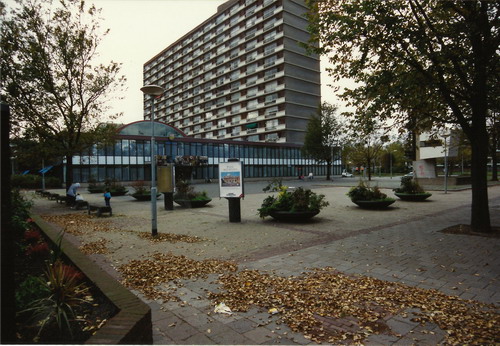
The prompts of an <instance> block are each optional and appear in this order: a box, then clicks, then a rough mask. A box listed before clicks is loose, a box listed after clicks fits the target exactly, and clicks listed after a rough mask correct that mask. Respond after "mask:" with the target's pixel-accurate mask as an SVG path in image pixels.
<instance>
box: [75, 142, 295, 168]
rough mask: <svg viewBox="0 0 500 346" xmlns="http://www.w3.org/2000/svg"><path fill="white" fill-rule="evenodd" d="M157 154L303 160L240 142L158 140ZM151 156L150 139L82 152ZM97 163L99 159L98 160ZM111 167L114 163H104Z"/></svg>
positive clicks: (284, 150)
mask: <svg viewBox="0 0 500 346" xmlns="http://www.w3.org/2000/svg"><path fill="white" fill-rule="evenodd" d="M155 144H156V154H157V155H167V156H172V157H174V156H179V155H180V156H183V155H192V156H208V157H213V158H220V159H228V158H231V157H238V158H242V159H244V158H248V159H262V158H265V159H293V160H302V159H304V157H303V156H302V154H301V152H300V148H299V147H283V146H276V147H273V146H248V145H244V144H240V143H234V144H232V143H231V144H226V143H224V144H222V143H198V142H179V141H165V140H159V139H157V140H156V141H155ZM148 156H149V157H150V156H151V142H150V141H149V140H135V139H120V140H117V141H116V143H115V144H114V145H108V146H99V145H94V146H92V148H91V149H90V150H89V151H87V152H82V155H81V156H80V157H81V158H84V157H107V159H106V160H115V159H116V158H120V162H122V161H123V158H124V157H129V158H130V157H136V158H139V157H148ZM97 160H99V159H97ZM90 162H91V161H85V160H83V161H81V162H78V161H76V162H74V163H75V164H83V163H90ZM106 163H110V164H113V163H115V161H107V162H106Z"/></svg>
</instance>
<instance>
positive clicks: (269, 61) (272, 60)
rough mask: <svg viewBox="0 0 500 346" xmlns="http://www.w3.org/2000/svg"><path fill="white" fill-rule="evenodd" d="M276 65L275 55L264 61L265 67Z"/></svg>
mask: <svg viewBox="0 0 500 346" xmlns="http://www.w3.org/2000/svg"><path fill="white" fill-rule="evenodd" d="M275 63H276V55H273V56H271V57H268V58H266V59H265V60H264V67H269V66H273V65H274V64H275Z"/></svg>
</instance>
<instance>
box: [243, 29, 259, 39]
mask: <svg viewBox="0 0 500 346" xmlns="http://www.w3.org/2000/svg"><path fill="white" fill-rule="evenodd" d="M256 32H257V28H253V29H250V30H248V31H247V32H246V33H245V39H246V40H249V39H251V38H252V37H254V36H255V33H256Z"/></svg>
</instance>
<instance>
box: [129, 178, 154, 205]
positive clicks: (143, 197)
mask: <svg viewBox="0 0 500 346" xmlns="http://www.w3.org/2000/svg"><path fill="white" fill-rule="evenodd" d="M132 187H133V188H134V190H135V191H134V193H132V194H130V195H131V196H132V197H134V198H135V199H137V200H139V201H150V200H151V188H150V187H149V184H148V183H146V182H144V181H137V182H135V183H133V184H132ZM159 196H160V194H159V193H157V194H156V197H157V198H158V197H159Z"/></svg>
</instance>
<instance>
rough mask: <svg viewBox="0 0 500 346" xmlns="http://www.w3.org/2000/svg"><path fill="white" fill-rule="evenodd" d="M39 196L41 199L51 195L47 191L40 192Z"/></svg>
mask: <svg viewBox="0 0 500 346" xmlns="http://www.w3.org/2000/svg"><path fill="white" fill-rule="evenodd" d="M40 194H41V195H42V197H49V196H50V195H51V193H50V192H49V191H42V192H41V193H40Z"/></svg>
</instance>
